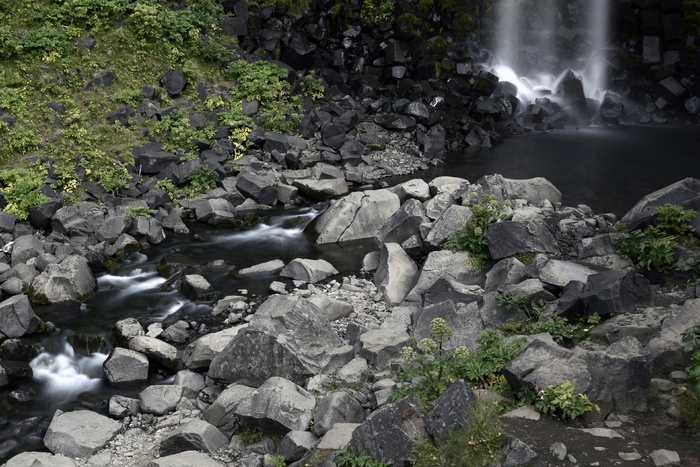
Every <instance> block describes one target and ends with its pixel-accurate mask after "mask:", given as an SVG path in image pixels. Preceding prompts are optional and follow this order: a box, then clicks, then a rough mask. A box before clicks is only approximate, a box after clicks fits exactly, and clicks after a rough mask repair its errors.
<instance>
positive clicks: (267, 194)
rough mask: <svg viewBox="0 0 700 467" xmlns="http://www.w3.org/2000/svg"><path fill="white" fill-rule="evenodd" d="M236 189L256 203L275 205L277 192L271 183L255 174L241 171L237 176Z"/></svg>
mask: <svg viewBox="0 0 700 467" xmlns="http://www.w3.org/2000/svg"><path fill="white" fill-rule="evenodd" d="M236 189H238V191H240V192H241V193H242V194H243V195H244V196H247V197H248V198H252V199H253V200H255V202H256V203H259V204H264V205H267V206H272V205H274V204H275V203H277V198H278V195H279V193H278V191H277V187H276V186H275V185H274V183H273V182H271V181H270V180H268V179H267V178H265V177H261V176H260V175H258V174H256V173H255V172H251V171H247V170H246V171H243V172H241V174H240V175H239V176H238V181H237V182H236Z"/></svg>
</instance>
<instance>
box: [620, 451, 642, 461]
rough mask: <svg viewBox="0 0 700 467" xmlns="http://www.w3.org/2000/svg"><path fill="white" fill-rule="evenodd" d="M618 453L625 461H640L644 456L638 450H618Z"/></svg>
mask: <svg viewBox="0 0 700 467" xmlns="http://www.w3.org/2000/svg"><path fill="white" fill-rule="evenodd" d="M617 455H618V456H620V459H622V460H623V461H638V460H639V459H641V458H642V455H641V454H639V453H638V452H618V453H617Z"/></svg>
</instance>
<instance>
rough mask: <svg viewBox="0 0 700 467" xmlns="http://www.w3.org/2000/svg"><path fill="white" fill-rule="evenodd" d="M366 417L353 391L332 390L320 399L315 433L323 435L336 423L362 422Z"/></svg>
mask: <svg viewBox="0 0 700 467" xmlns="http://www.w3.org/2000/svg"><path fill="white" fill-rule="evenodd" d="M364 419H365V412H364V409H363V408H362V405H360V403H359V402H358V400H357V397H355V396H353V395H352V393H351V391H337V392H332V393H330V394H326V395H325V396H323V397H322V398H321V400H319V401H318V405H317V406H316V414H315V416H314V433H316V435H318V436H323V435H325V434H326V433H327V432H328V430H330V429H331V428H333V425H335V424H336V423H360V422H362V421H363V420H364Z"/></svg>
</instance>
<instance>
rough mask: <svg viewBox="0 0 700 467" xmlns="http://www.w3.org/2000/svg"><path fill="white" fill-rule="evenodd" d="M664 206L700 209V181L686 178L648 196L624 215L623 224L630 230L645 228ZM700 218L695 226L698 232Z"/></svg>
mask: <svg viewBox="0 0 700 467" xmlns="http://www.w3.org/2000/svg"><path fill="white" fill-rule="evenodd" d="M664 204H677V205H680V206H683V207H684V208H686V209H694V210H696V211H698V210H699V208H700V179H697V178H685V179H683V180H681V181H679V182H676V183H673V184H671V185H669V186H667V187H665V188H662V189H660V190H657V191H655V192H653V193H650V194H648V195H646V196H645V197H644V198H642V199H641V200H640V201H639V202H638V203H637V204H635V205H634V207H633V208H632V209H630V210H629V211H628V212H627V214H625V215H624V217H623V218H622V220H621V222H622V223H624V224H625V225H626V226H627V228H628V229H629V230H634V229H636V228H638V227H644V226H646V225H648V224H650V223H651V221H652V219H653V218H654V216H655V215H656V208H658V207H659V206H663V205H664ZM698 219H700V217H699V216H696V217H695V219H694V221H693V224H694V225H695V228H696V230H697V229H698V227H700V222H699V221H698Z"/></svg>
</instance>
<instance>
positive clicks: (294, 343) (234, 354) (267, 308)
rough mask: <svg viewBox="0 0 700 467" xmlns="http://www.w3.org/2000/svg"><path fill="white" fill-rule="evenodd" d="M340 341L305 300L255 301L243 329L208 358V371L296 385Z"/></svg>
mask: <svg viewBox="0 0 700 467" xmlns="http://www.w3.org/2000/svg"><path fill="white" fill-rule="evenodd" d="M343 345H344V344H343V341H342V340H341V339H340V338H339V337H338V335H337V334H336V333H335V331H334V330H333V329H332V328H331V326H330V324H329V322H328V321H327V320H326V319H325V317H324V315H323V312H321V310H319V309H318V307H316V306H315V305H314V304H312V303H311V302H310V301H308V300H305V299H302V298H299V297H291V296H281V295H275V296H272V297H270V298H268V299H267V300H266V301H265V302H264V303H263V304H262V305H260V307H259V308H258V311H257V312H256V313H255V315H254V316H253V319H251V321H250V323H249V326H248V328H246V329H245V330H244V331H243V332H242V333H240V334H238V335H237V336H236V337H235V338H234V339H233V340H232V341H231V342H230V343H229V345H228V346H226V348H225V349H224V350H223V351H222V352H221V353H220V354H219V355H217V356H216V357H215V358H214V359H213V360H212V362H211V366H210V367H209V373H208V375H209V377H211V378H213V379H215V380H217V381H223V382H228V383H231V382H244V383H245V384H249V385H252V386H258V385H260V384H262V382H263V381H265V380H267V379H268V378H270V377H271V376H281V377H284V378H287V379H289V380H290V381H293V382H295V383H297V384H300V385H301V384H304V382H305V380H306V379H307V378H309V377H311V376H313V375H315V374H318V373H319V372H320V371H321V369H322V368H323V367H324V366H325V365H326V364H327V363H328V361H329V360H330V358H331V355H332V354H333V351H334V350H335V349H337V348H339V347H342V346H343Z"/></svg>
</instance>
